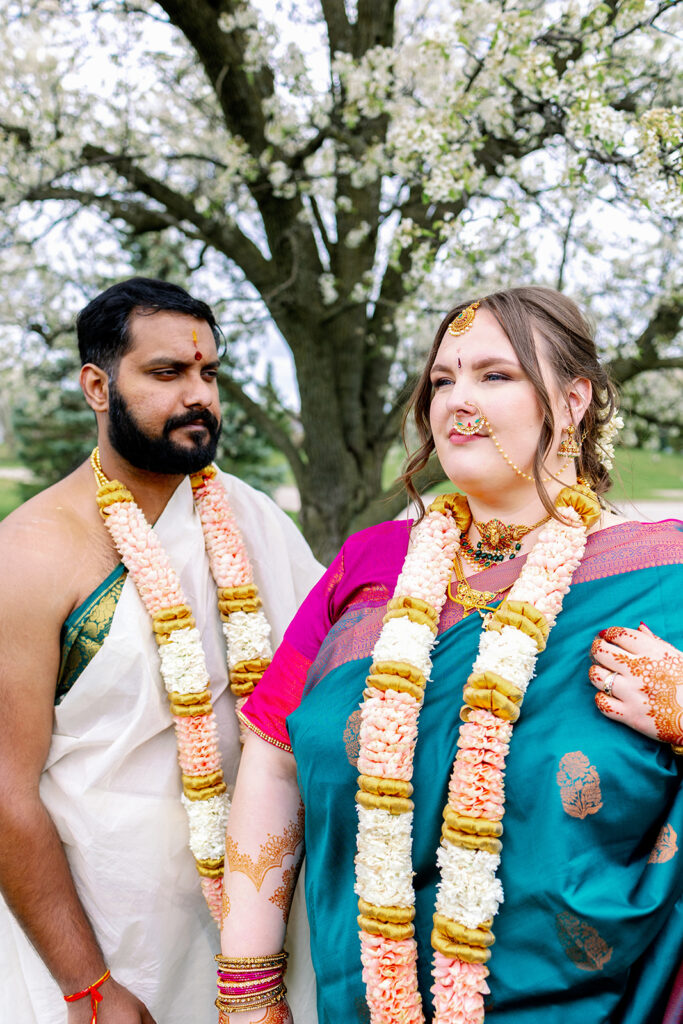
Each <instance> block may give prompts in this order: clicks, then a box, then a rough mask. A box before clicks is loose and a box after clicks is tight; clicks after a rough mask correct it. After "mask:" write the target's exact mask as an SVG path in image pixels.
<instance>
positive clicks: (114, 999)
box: [67, 978, 156, 1024]
mask: <svg viewBox="0 0 683 1024" xmlns="http://www.w3.org/2000/svg"><path fill="white" fill-rule="evenodd" d="M100 992H101V994H102V1001H101V1002H99V1003H98V1004H97V1024H156V1022H155V1020H154V1018H153V1017H152V1014H151V1013H150V1012H149V1010H148V1009H147V1007H146V1006H145V1005H144V1003H141V1002H140V1000H139V999H137V998H136V997H135V996H134V995H133V994H132V993H131V992H129V991H128V989H127V988H124V987H123V985H119V983H118V982H117V981H114V979H113V978H107V980H106V981H104V982H103V983H102V987H101V989H100ZM68 1007H69V1009H68V1015H67V1021H68V1024H90V1022H91V1020H92V1008H91V1000H90V996H83V998H82V999H79V1000H78V1001H77V1002H75V1003H69V1004H68Z"/></svg>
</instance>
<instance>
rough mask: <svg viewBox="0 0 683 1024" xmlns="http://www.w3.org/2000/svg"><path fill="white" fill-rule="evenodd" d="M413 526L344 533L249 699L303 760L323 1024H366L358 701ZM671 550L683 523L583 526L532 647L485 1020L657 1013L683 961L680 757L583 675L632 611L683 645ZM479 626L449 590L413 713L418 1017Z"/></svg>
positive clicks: (613, 1021) (578, 1021)
mask: <svg viewBox="0 0 683 1024" xmlns="http://www.w3.org/2000/svg"><path fill="white" fill-rule="evenodd" d="M407 537H408V535H407V531H406V528H405V524H383V525H382V526H380V527H375V528H372V529H370V530H367V531H364V532H363V533H362V534H359V535H356V536H355V537H353V538H351V539H350V540H349V541H347V544H346V545H345V548H344V549H343V551H342V553H341V554H340V556H339V558H338V559H337V560H336V561H335V563H333V565H332V566H331V567H330V570H328V572H327V573H326V575H325V576H324V577H323V579H322V580H321V581H320V583H319V584H318V585H317V587H316V588H315V589H314V591H313V592H312V593H311V595H309V598H308V599H307V601H306V602H305V603H304V605H303V606H302V609H301V610H300V612H299V614H298V615H297V617H296V618H295V620H294V623H293V624H292V627H290V630H289V632H288V634H287V635H286V637H285V642H284V644H283V648H282V649H281V652H279V653H278V655H277V656H276V658H275V660H274V663H273V666H272V671H271V676H270V677H269V676H268V675H267V676H266V677H264V681H263V682H264V683H266V686H265V687H263V691H262V690H261V686H263V683H262V684H261V686H260V687H259V689H258V690H257V693H256V694H255V695H254V696H253V697H252V698H251V699H250V701H249V703H248V704H247V705H246V707H245V709H244V712H245V716H246V718H247V720H248V724H250V725H251V726H252V727H253V728H254V729H255V731H257V732H259V733H260V734H261V735H262V736H264V737H265V738H266V739H268V738H271V739H273V741H275V742H279V743H282V744H283V745H284V744H285V742H286V740H287V738H289V740H290V741H291V746H292V749H293V751H294V755H295V757H296V761H297V770H298V779H299V786H300V790H301V794H302V798H303V800H304V804H305V808H306V858H307V859H306V898H307V906H308V913H309V919H310V926H311V944H312V954H313V964H314V967H315V971H316V977H317V983H318V1013H319V1020H320V1024H338V1022H340V1021H359V1022H363V1021H367V1020H369V1015H368V1010H367V1006H366V1003H365V990H364V985H363V982H362V977H361V965H360V956H359V940H358V926H357V923H356V915H357V912H358V911H357V898H356V896H355V894H354V855H355V847H356V828H357V819H356V808H355V802H354V795H355V791H356V779H357V774H358V773H357V769H356V767H355V759H356V757H357V754H358V726H359V719H360V710H359V705H360V702H361V699H362V693H363V688H364V681H365V677H366V675H367V674H368V670H369V667H370V663H371V657H370V655H371V651H372V647H373V645H374V642H375V640H376V639H377V636H378V635H379V630H380V627H381V621H382V616H383V613H384V609H385V605H386V601H387V600H388V598H389V597H390V596H391V592H392V590H393V585H394V583H395V580H396V577H397V575H398V572H399V571H400V567H401V564H402V562H403V557H404V555H405V551H406V547H407ZM681 561H683V532H681V524H676V523H663V524H654V525H643V524H637V523H628V524H623V525H621V526H616V527H612V528H610V529H607V530H604V531H601V532H600V533H597V534H594V535H592V536H591V537H590V538H589V541H588V546H587V549H586V554H585V557H584V560H583V562H582V564H581V566H580V568H579V570H578V571H577V573H576V574H575V577H574V583H573V585H572V587H571V590H570V592H569V594H568V595H567V597H566V598H565V602H564V608H563V611H562V612H561V614H560V616H559V618H558V620H557V623H556V625H555V627H554V629H553V630H552V632H551V635H550V640H549V643H548V646H547V648H546V650H545V652H543V653H542V654H541V655H540V657H539V660H538V665H537V673H538V674H537V678H536V679H534V680H533V682H532V683H531V685H530V687H529V690H528V693H527V696H526V698H525V700H524V706H523V708H522V714H521V717H520V719H519V721H518V723H517V724H516V725H515V729H514V734H513V739H512V744H511V750H510V755H509V758H508V762H507V770H506V814H505V819H504V829H505V831H504V834H503V837H502V838H503V853H502V864H501V868H500V871H499V877H500V879H501V881H502V883H503V886H504V891H505V902H504V903H503V905H502V907H501V909H500V913H499V915H498V916H497V917H496V919H495V920H494V923H493V932H494V934H495V936H496V942H495V945H494V946H493V949H492V957H491V960H490V963H489V967H490V972H491V973H490V977H489V979H488V981H489V985H490V989H491V993H490V996H488V997H487V1000H486V1020H487V1022H488V1024H601V1022H605V1024H607V1022H609V1024H650V1022H652V1024H659V1022H661V1020H662V1016H663V1013H664V1008H665V1006H666V1002H667V998H668V994H669V990H670V988H671V985H672V983H673V978H674V976H675V973H676V969H677V967H678V964H679V963H680V960H681V956H682V954H683V871H682V870H681V852H680V847H681V842H682V841H683V793H682V792H681V788H680V780H681V774H682V769H683V765H682V764H681V763H680V762H681V759H680V758H678V759H677V758H676V757H675V756H674V755H673V753H672V751H671V748H670V747H669V746H668V745H667V744H663V743H659V742H655V741H653V740H650V739H648V738H646V737H644V736H642V735H640V734H638V733H636V732H634V731H632V730H631V729H629V728H628V727H626V726H625V725H621V724H619V723H615V722H613V721H609V720H608V719H606V718H604V717H603V716H602V715H601V714H600V713H599V711H598V710H597V709H596V707H595V705H594V702H593V697H594V693H595V691H594V690H593V687H592V686H591V685H590V683H589V681H588V669H589V665H590V654H589V651H590V646H591V642H592V640H593V638H594V636H595V634H596V632H597V631H598V630H600V629H603V628H605V627H606V626H610V625H620V626H628V627H632V628H636V627H637V626H638V624H639V622H640V621H641V620H643V621H645V622H646V623H647V625H648V626H649V627H650V629H651V630H652V631H653V632H655V633H656V634H658V635H659V636H662V637H664V638H665V639H668V640H669V641H671V642H672V643H674V644H676V645H677V646H683V628H682V622H681V615H680V611H679V599H678V595H679V594H680V593H681V589H682V588H683V569H682V567H681V564H680V563H681ZM516 572H517V570H516V569H514V563H513V564H511V563H509V562H508V563H503V564H501V565H497V566H494V567H492V568H491V569H490V570H487V571H486V572H485V573H483V574H481V575H480V576H479V577H478V578H477V586H479V587H480V588H481V589H487V590H490V591H493V590H498V591H499V590H501V589H502V588H503V587H504V586H506V584H507V582H509V581H511V580H512V579H513V578H514V576H516ZM480 632H481V619H480V618H479V616H478V615H477V614H476V613H473V614H470V615H469V616H467V617H466V618H464V619H463V618H462V616H461V609H460V607H459V606H456V605H454V604H453V603H452V602H450V601H449V603H448V604H447V606H446V608H445V609H444V612H443V613H442V617H441V622H440V630H439V638H438V643H437V645H436V648H435V650H434V652H433V678H432V679H431V681H430V682H429V683H428V685H427V689H426V697H425V702H424V706H423V709H422V712H421V716H420V726H419V738H418V742H417V750H416V755H415V770H414V777H413V785H414V794H413V799H414V802H415V812H414V815H415V816H414V832H413V864H414V870H415V879H414V883H415V891H416V919H415V930H416V938H417V942H418V947H419V965H420V988H421V993H422V998H423V1003H424V1007H425V1014H426V1016H427V1019H428V1020H429V1019H430V1017H431V996H430V992H429V989H430V985H431V978H430V974H431V960H432V951H431V946H430V932H431V927H432V914H433V911H434V902H435V895H436V884H437V880H438V876H437V867H436V850H437V847H438V845H439V838H440V827H441V813H442V809H443V807H444V804H445V803H446V799H447V789H448V776H449V772H450V769H451V765H452V762H453V758H454V756H455V752H456V741H457V736H458V728H459V725H460V718H459V712H460V707H461V704H462V701H461V694H462V687H463V684H464V682H465V680H466V678H467V676H468V675H469V673H470V670H471V666H472V663H473V661H474V658H475V655H476V650H477V644H478V640H479V635H480ZM297 685H298V686H299V690H298V692H297ZM278 687H279V693H280V695H281V694H282V693H283V692H285V693H286V694H287V700H288V701H290V703H291V704H292V705H293V710H290V711H289V714H288V715H287V717H286V730H287V734H285V733H283V731H282V729H283V725H282V724H278V721H280V723H281V722H282V720H283V719H284V715H285V712H286V711H287V710H288V709H287V708H283V707H280V708H276V707H275V704H276V701H275V699H274V698H272V697H269V688H273V689H277V688H278ZM280 700H281V696H280ZM682 703H683V702H682ZM387 870H390V865H387Z"/></svg>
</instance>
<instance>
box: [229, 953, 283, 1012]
mask: <svg viewBox="0 0 683 1024" xmlns="http://www.w3.org/2000/svg"><path fill="white" fill-rule="evenodd" d="M215 960H216V963H217V964H218V996H217V998H216V1006H217V1007H218V1009H219V1010H221V1011H222V1012H223V1013H238V1012H239V1011H241V1010H259V1009H261V1008H263V1007H267V1006H276V1005H277V1004H278V1003H280V1002H282V1000H283V999H284V998H285V992H286V991H287V988H286V986H285V981H284V974H285V967H286V966H287V954H286V953H285V952H282V953H271V954H270V955H268V956H246V957H244V956H240V957H225V956H216V957H215Z"/></svg>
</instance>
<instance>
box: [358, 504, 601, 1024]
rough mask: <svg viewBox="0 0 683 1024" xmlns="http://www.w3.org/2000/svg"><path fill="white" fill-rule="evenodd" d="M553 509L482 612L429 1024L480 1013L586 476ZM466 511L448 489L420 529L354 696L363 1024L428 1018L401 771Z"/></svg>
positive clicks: (447, 823)
mask: <svg viewBox="0 0 683 1024" xmlns="http://www.w3.org/2000/svg"><path fill="white" fill-rule="evenodd" d="M557 505H558V507H559V508H560V512H561V515H562V516H563V521H559V520H556V519H551V520H550V522H549V523H548V524H547V526H546V527H545V528H544V530H543V531H542V532H541V534H540V537H539V540H538V541H537V543H536V545H535V546H534V548H533V549H532V551H531V552H530V553H529V555H528V557H527V560H526V564H525V565H524V567H523V569H522V571H521V573H520V576H519V578H518V580H517V581H516V583H515V584H514V585H513V587H512V589H511V591H510V594H509V596H508V598H507V599H506V600H505V601H503V602H502V604H501V605H500V606H499V607H498V608H497V609H496V612H495V613H493V614H492V615H489V616H487V620H486V621H485V629H484V632H483V634H482V636H481V638H480V644H479V652H478V655H477V658H476V660H475V662H474V666H473V670H472V674H471V675H470V677H469V679H468V682H467V685H466V687H465V690H464V699H465V703H466V707H465V708H464V709H463V714H462V717H463V718H464V724H463V725H462V726H461V728H460V734H459V739H458V747H459V751H458V754H457V757H456V759H455V762H454V765H453V772H452V775H451V778H450V782H449V800H448V805H447V807H446V809H445V810H444V822H443V827H442V840H441V846H440V848H439V850H438V852H437V863H438V866H439V870H440V873H441V877H440V881H439V884H438V889H437V898H436V914H435V917H434V922H435V928H434V931H433V933H432V944H433V946H434V948H435V954H434V986H433V988H432V992H433V993H434V997H435V1017H434V1024H482V1022H483V1019H484V1009H483V996H484V995H485V994H486V992H488V987H487V985H486V980H485V979H486V975H487V974H488V969H487V968H486V966H485V963H486V961H487V960H488V958H489V956H490V952H489V948H488V947H489V946H490V945H491V943H492V942H493V935H492V933H491V931H490V926H491V921H492V919H493V917H494V916H495V914H496V913H497V911H498V907H499V905H500V903H501V902H502V900H503V890H502V886H501V883H500V881H499V879H498V878H497V877H496V872H497V870H498V866H499V864H500V850H501V843H500V840H499V838H498V837H499V836H500V834H501V833H502V826H501V825H500V821H501V819H502V817H503V813H504V786H503V775H504V767H505V757H506V755H507V753H508V750H509V742H510V738H511V733H512V723H513V722H514V721H516V719H517V717H518V715H519V706H520V705H521V702H522V699H523V696H524V693H525V692H526V689H527V687H528V685H529V683H530V681H531V679H532V678H533V675H534V670H535V664H536V658H537V656H538V653H539V651H541V650H543V649H544V647H545V643H546V640H547V636H548V632H549V630H550V629H551V628H552V625H553V624H554V622H555V619H556V617H557V614H558V613H559V611H560V609H561V607H562V600H563V597H564V595H565V594H566V593H567V591H568V589H569V585H570V583H571V578H572V575H573V573H574V571H575V569H576V568H577V566H578V565H579V563H580V561H581V557H582V555H583V551H584V548H585V542H586V532H587V529H588V526H589V525H590V524H591V523H592V522H593V521H595V519H596V518H597V517H598V516H599V514H600V508H599V504H598V502H597V499H596V498H595V496H594V495H593V494H592V492H590V491H589V489H588V488H586V487H584V486H583V485H576V486H574V487H569V488H565V489H564V490H563V491H561V493H560V495H559V496H558V499H557ZM469 520H470V513H469V509H468V507H467V503H466V501H465V499H463V498H461V497H459V496H450V497H443V498H441V499H438V500H437V501H436V502H435V503H434V504H433V505H432V507H431V508H430V510H429V511H428V513H427V515H426V516H425V517H424V519H423V520H422V521H421V523H420V524H419V525H418V526H417V527H416V528H415V530H414V533H413V538H412V540H411V546H410V549H409V551H408V554H407V556H406V560H405V563H404V566H403V569H402V572H401V575H400V576H399V579H398V581H397V584H396V589H395V591H394V596H393V598H392V600H391V601H390V602H389V604H388V606H387V613H386V615H385V618H384V625H383V627H382V632H381V634H380V637H379V639H378V641H377V643H376V645H375V648H374V651H373V664H372V667H371V669H370V675H369V676H368V680H367V689H366V690H365V694H364V701H363V704H362V713H361V728H360V754H359V759H358V769H359V771H360V772H361V773H362V774H361V776H360V779H359V785H360V789H359V792H358V793H357V796H356V799H357V803H358V837H357V844H358V853H357V856H356V886H355V891H356V893H357V895H358V896H359V897H360V899H359V910H360V916H359V918H358V921H359V925H360V929H361V931H360V938H361V959H362V962H363V979H364V981H365V983H366V989H367V999H368V1006H369V1008H370V1017H371V1022H372V1024H394V1022H396V1021H399V1020H400V1021H401V1024H424V1015H423V1012H422V1006H421V998H420V994H419V991H418V986H417V946H416V944H415V940H414V938H413V933H414V929H413V925H412V918H413V916H414V903H415V893H414V890H413V883H412V878H413V869H412V858H411V847H412V839H411V836H412V817H413V813H412V812H413V803H412V800H411V799H410V796H411V794H412V785H411V784H410V779H411V777H412V769H413V755H414V750H415V743H416V740H417V723H418V716H419V710H420V706H421V704H422V700H423V694H424V688H425V686H426V685H427V684H428V680H429V678H430V673H431V649H432V646H433V644H434V642H435V638H436V631H437V623H438V619H439V615H440V613H441V610H442V608H443V605H444V603H445V600H446V590H447V586H448V582H449V579H450V575H451V567H452V564H453V558H454V555H455V553H456V551H457V549H458V547H459V539H460V531H461V529H466V528H467V525H469Z"/></svg>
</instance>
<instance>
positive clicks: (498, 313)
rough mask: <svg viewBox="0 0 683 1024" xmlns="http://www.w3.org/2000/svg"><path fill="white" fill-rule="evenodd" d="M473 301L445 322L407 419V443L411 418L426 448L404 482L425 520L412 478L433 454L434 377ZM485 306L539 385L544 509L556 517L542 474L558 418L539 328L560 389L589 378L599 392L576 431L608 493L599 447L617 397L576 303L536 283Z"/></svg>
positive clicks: (583, 462) (580, 465)
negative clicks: (449, 336) (541, 357)
mask: <svg viewBox="0 0 683 1024" xmlns="http://www.w3.org/2000/svg"><path fill="white" fill-rule="evenodd" d="M473 301H475V300H474V299H467V300H466V301H465V302H461V303H459V304H458V305H457V306H454V307H453V309H451V310H450V311H449V312H448V313H447V314H446V316H445V317H444V318H443V320H442V321H441V324H440V325H439V329H438V331H437V332H436V337H435V338H434V343H433V345H432V348H431V351H430V353H429V356H428V358H427V362H426V364H425V367H424V369H423V371H422V374H421V376H420V379H419V381H418V383H417V385H416V387H415V390H414V391H413V393H412V395H411V397H410V400H409V402H408V405H407V407H406V411H405V414H404V417H403V437H404V441H405V437H406V425H407V422H408V419H409V418H410V416H411V414H412V417H413V419H414V422H415V425H416V427H417V434H418V437H419V439H420V447H419V448H418V449H417V451H415V452H414V453H413V454H412V455H411V456H410V458H409V460H408V463H407V465H406V469H405V472H404V473H403V475H402V477H401V479H402V480H403V482H404V484H405V486H406V489H407V491H408V494H409V496H410V499H411V501H413V502H415V503H416V504H417V506H418V509H419V513H420V518H421V517H422V516H423V515H424V504H423V502H422V500H421V498H420V495H419V494H418V492H417V490H416V488H415V486H414V484H413V477H414V476H415V474H416V473H419V471H420V470H421V469H423V468H424V467H425V466H426V465H427V462H428V460H429V457H430V455H431V454H432V452H433V451H434V438H433V436H432V430H431V426H430V423H429V407H430V405H431V402H432V397H433V388H432V383H431V380H430V373H431V370H432V366H433V364H434V360H435V359H436V354H437V352H438V351H439V346H440V344H441V341H442V338H443V336H444V334H445V333H446V329H447V327H448V325H449V324H450V322H451V321H452V320H453V318H454V317H455V316H457V315H458V313H461V312H462V311H463V310H464V309H466V308H467V307H468V306H469V305H470V304H471V303H472V302H473ZM479 308H480V309H488V310H489V312H490V313H492V314H493V316H495V318H496V320H497V321H498V323H499V324H500V326H501V327H502V329H503V330H504V331H505V334H506V335H507V337H508V338H509V340H510V344H511V345H512V347H513V349H514V350H515V353H516V355H517V358H518V359H519V362H520V365H521V367H522V369H523V371H524V373H525V374H526V376H527V377H528V378H529V380H530V381H531V384H532V385H533V388H534V391H535V392H536V396H537V398H538V402H539V405H540V407H541V411H542V413H543V425H542V427H541V433H540V436H539V439H538V445H537V446H536V452H535V454H534V466H533V474H534V477H535V483H536V490H537V491H538V496H539V498H540V499H541V501H542V503H543V506H544V508H545V509H546V511H548V512H550V513H551V514H552V515H554V516H556V513H555V507H554V505H553V501H552V499H551V497H550V495H549V494H548V491H547V490H546V488H545V486H544V484H543V482H542V479H541V478H542V476H543V472H544V471H543V463H544V461H545V459H546V458H547V457H548V455H549V454H550V451H551V447H552V441H553V437H554V435H555V420H554V418H553V412H552V407H551V403H550V396H549V394H548V389H547V388H546V386H545V384H544V382H543V377H542V375H541V368H540V365H539V362H538V353H537V351H536V343H535V341H534V336H533V331H534V329H535V330H536V331H538V333H539V334H541V335H542V337H543V339H544V340H545V342H546V353H547V357H548V362H549V364H550V369H551V371H552V374H553V376H554V378H555V381H556V382H557V384H558V386H559V388H560V389H561V390H562V391H564V390H565V389H566V388H568V387H569V385H570V384H571V382H572V381H573V380H575V378H577V377H585V378H586V379H587V380H589V381H590V382H591V385H592V389H593V393H592V397H591V401H590V404H589V406H588V408H587V409H586V411H585V413H584V415H583V419H582V420H581V423H580V424H577V425H576V426H577V437H579V438H580V443H581V455H580V456H579V458H578V460H577V473H578V475H579V476H581V477H583V479H584V480H586V481H587V482H588V483H589V484H590V485H591V487H592V488H593V489H594V491H595V492H596V493H597V494H598V495H601V494H606V493H607V491H608V490H609V488H610V487H611V485H612V481H611V478H610V475H609V473H608V471H607V469H605V467H604V466H603V465H602V463H601V462H600V457H601V455H602V452H601V450H600V447H599V445H598V434H599V431H600V428H601V427H602V426H604V424H605V423H607V422H608V420H609V419H610V418H611V416H612V415H613V413H614V411H615V409H616V401H617V394H616V389H615V387H614V385H613V384H612V382H611V381H610V379H609V377H608V376H607V373H606V372H605V369H604V367H603V366H601V365H600V363H599V361H598V355H597V351H596V348H595V340H594V336H593V330H592V328H591V326H590V324H589V323H588V321H587V320H586V318H585V317H584V316H583V314H582V313H581V311H580V310H579V308H578V306H577V305H576V303H574V302H572V300H571V299H568V298H567V296H566V295H562V294H561V293H560V292H557V291H555V290H554V289H553V288H542V287H540V286H537V285H534V286H530V287H527V288H510V289H508V290H507V291H500V292H494V293H493V294H492V295H487V296H486V298H483V299H479ZM406 447H407V445H406Z"/></svg>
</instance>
